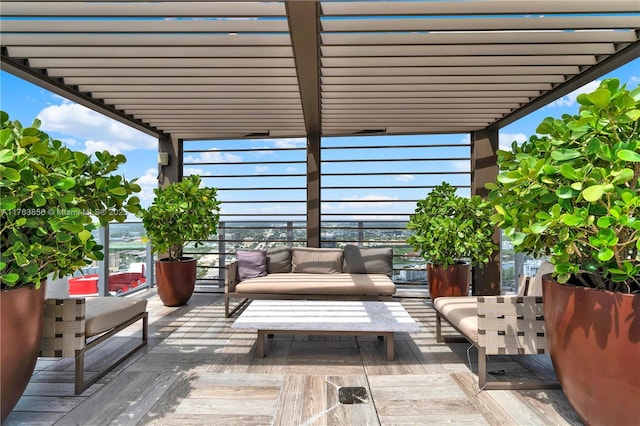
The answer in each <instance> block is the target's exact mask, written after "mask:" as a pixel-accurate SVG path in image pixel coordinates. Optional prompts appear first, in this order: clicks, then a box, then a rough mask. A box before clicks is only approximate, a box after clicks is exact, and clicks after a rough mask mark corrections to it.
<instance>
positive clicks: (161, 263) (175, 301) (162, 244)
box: [139, 175, 220, 306]
mask: <svg viewBox="0 0 640 426" xmlns="http://www.w3.org/2000/svg"><path fill="white" fill-rule="evenodd" d="M200 183H201V180H200V177H199V176H196V175H192V176H189V177H186V178H184V179H183V180H182V181H180V182H175V183H172V184H170V185H168V186H166V187H165V188H157V189H154V192H155V195H156V197H155V199H154V200H153V202H152V204H151V206H149V208H147V209H143V210H141V211H140V213H139V216H140V217H141V218H142V223H143V225H144V227H145V229H146V231H147V237H148V238H149V239H150V240H151V249H152V252H153V253H158V254H160V257H161V258H160V259H158V260H157V261H156V282H157V285H158V296H160V299H161V300H162V302H163V303H164V304H165V305H166V306H180V305H184V304H185V303H187V302H188V301H189V299H190V298H191V295H192V294H193V290H194V288H195V284H196V274H197V260H196V259H195V258H192V257H185V256H183V255H182V252H183V250H184V248H185V246H186V245H187V244H188V243H191V242H192V243H194V245H195V247H198V245H200V244H202V243H203V242H204V241H206V240H207V239H209V237H210V236H211V235H215V234H216V233H217V231H218V222H219V220H220V214H219V211H220V202H219V201H218V200H217V199H216V193H217V190H216V189H215V188H207V187H200Z"/></svg>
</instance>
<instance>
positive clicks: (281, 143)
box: [273, 138, 307, 148]
mask: <svg viewBox="0 0 640 426" xmlns="http://www.w3.org/2000/svg"><path fill="white" fill-rule="evenodd" d="M273 146H275V147H276V148H304V147H305V146H307V141H306V140H305V139H303V138H297V139H275V140H274V141H273Z"/></svg>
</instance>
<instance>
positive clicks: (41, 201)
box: [33, 192, 47, 207]
mask: <svg viewBox="0 0 640 426" xmlns="http://www.w3.org/2000/svg"><path fill="white" fill-rule="evenodd" d="M33 204H34V205H35V206H36V207H42V206H44V205H45V204H47V199H46V198H45V197H44V195H42V194H41V193H39V192H35V193H34V194H33Z"/></svg>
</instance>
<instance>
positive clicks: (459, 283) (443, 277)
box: [427, 263, 471, 300]
mask: <svg viewBox="0 0 640 426" xmlns="http://www.w3.org/2000/svg"><path fill="white" fill-rule="evenodd" d="M470 278H471V265H470V264H468V263H456V264H454V265H449V267H448V268H446V269H444V268H443V267H442V266H436V265H434V264H432V263H427V283H428V284H429V295H430V296H431V300H435V299H436V298H438V297H443V296H468V295H469V281H470Z"/></svg>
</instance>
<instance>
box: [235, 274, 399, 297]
mask: <svg viewBox="0 0 640 426" xmlns="http://www.w3.org/2000/svg"><path fill="white" fill-rule="evenodd" d="M395 291H396V286H395V284H394V283H393V281H391V279H390V278H389V277H388V276H386V275H383V274H331V275H328V276H327V275H322V274H303V273H293V272H292V273H288V274H270V275H267V276H266V277H260V278H251V279H248V280H246V281H242V282H240V283H238V284H237V285H236V293H244V294H250V293H257V294H260V293H262V294H278V295H281V294H307V295H327V296H331V295H341V296H351V295H352V296H360V295H372V296H380V295H382V296H392V295H393V294H394V293H395Z"/></svg>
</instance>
